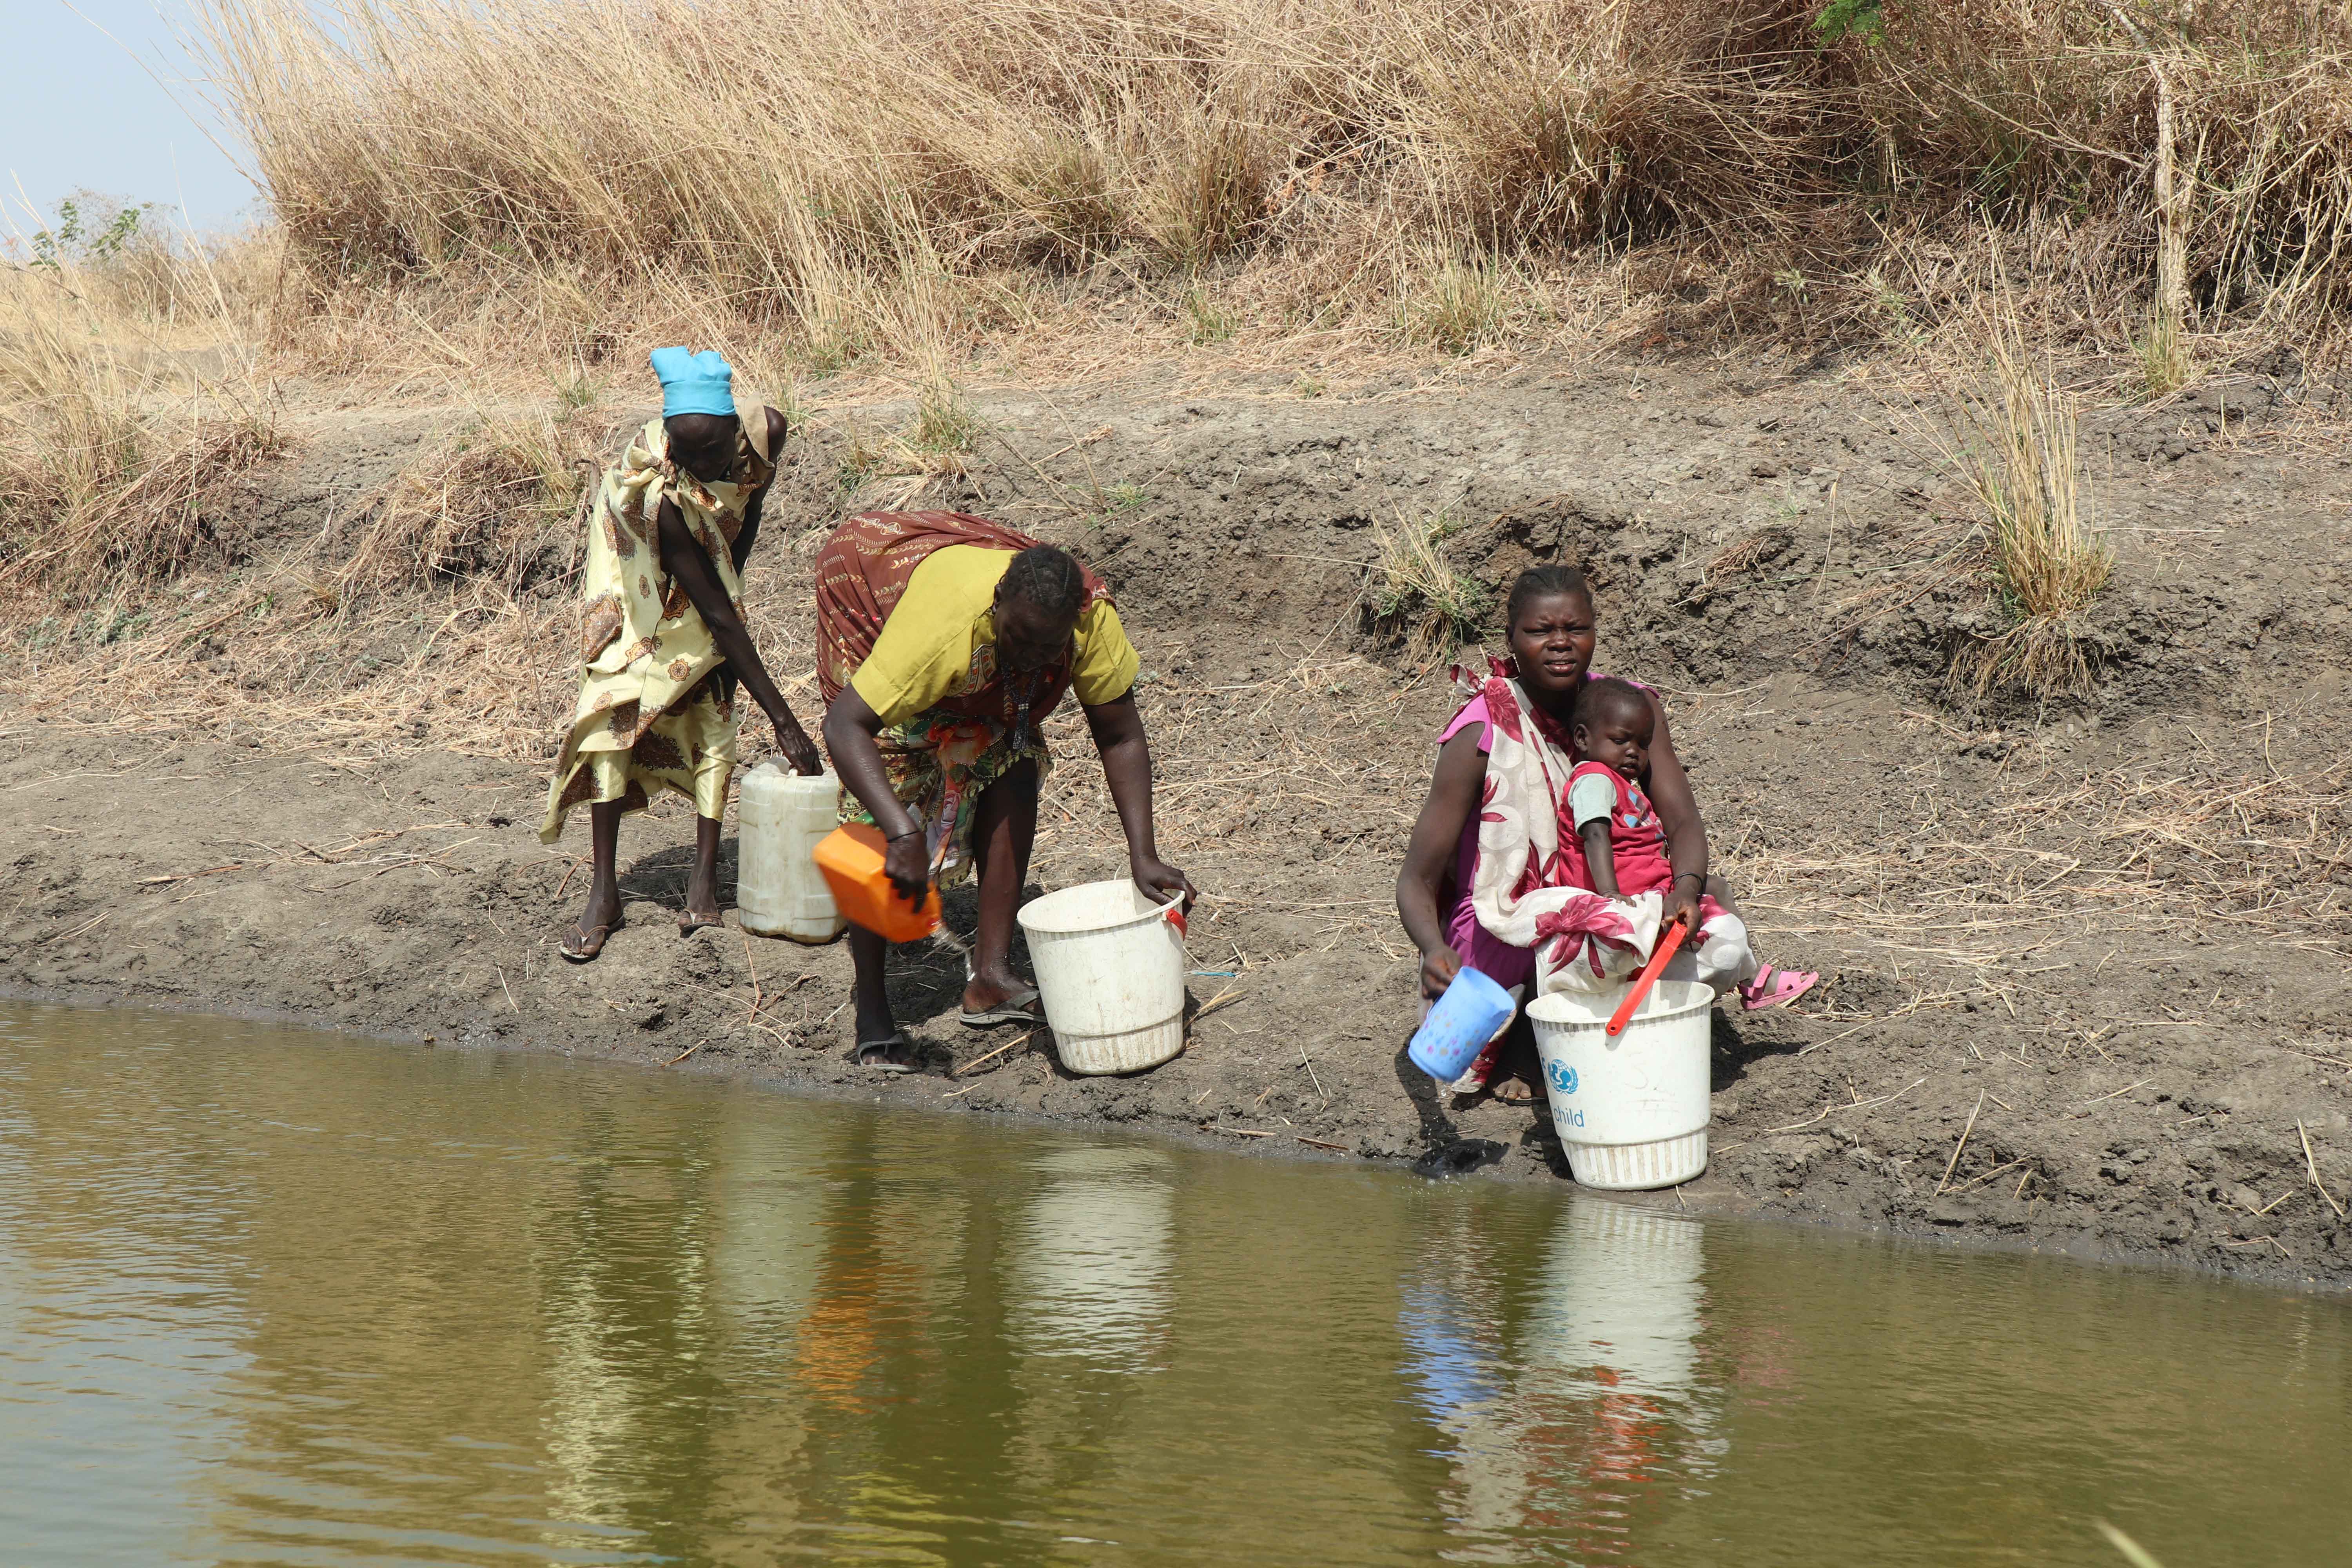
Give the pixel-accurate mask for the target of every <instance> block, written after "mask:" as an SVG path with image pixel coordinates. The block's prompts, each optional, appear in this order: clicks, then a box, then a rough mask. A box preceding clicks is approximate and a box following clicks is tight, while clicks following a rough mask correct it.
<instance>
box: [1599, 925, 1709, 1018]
mask: <svg viewBox="0 0 2352 1568" xmlns="http://www.w3.org/2000/svg"><path fill="white" fill-rule="evenodd" d="M1689 931H1690V926H1689V924H1688V922H1687V921H1685V920H1684V918H1683V917H1682V916H1680V915H1676V916H1675V923H1674V924H1672V925H1670V926H1668V927H1667V928H1666V929H1665V930H1664V931H1660V932H1659V933H1658V945H1657V946H1656V947H1654V948H1653V949H1651V950H1650V962H1649V963H1645V964H1643V966H1642V973H1640V974H1638V975H1636V976H1634V978H1633V988H1632V989H1631V990H1629V991H1627V992H1626V993H1625V1000H1623V1001H1622V1002H1620V1003H1618V1004H1617V1011H1616V1012H1615V1013H1614V1014H1613V1015H1612V1016H1611V1017H1610V1019H1609V1037H1610V1038H1611V1039H1612V1040H1613V1039H1615V1038H1616V1037H1618V1036H1620V1035H1622V1034H1623V1033H1624V1032H1625V1026H1626V1025H1627V1024H1628V1023H1630V1022H1631V1021H1632V1020H1633V1009H1634V1008H1636V1007H1639V1006H1640V1005H1642V998H1643V997H1644V996H1647V995H1648V994H1650V987H1651V985H1652V984H1654V983H1655V982H1656V981H1657V978H1658V972H1659V971H1660V970H1662V969H1664V968H1665V966H1666V960H1668V959H1670V958H1672V957H1673V956H1674V955H1675V951H1676V950H1677V949H1679V948H1680V947H1681V946H1682V944H1683V938H1684V937H1685V936H1686V935H1688V934H1689Z"/></svg>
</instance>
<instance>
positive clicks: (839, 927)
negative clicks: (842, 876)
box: [735, 761, 849, 942]
mask: <svg viewBox="0 0 2352 1568" xmlns="http://www.w3.org/2000/svg"><path fill="white" fill-rule="evenodd" d="M840 799H841V781H840V780H839V779H836V778H835V777H834V776H833V774H831V773H819V774H817V775H816V776H815V777H814V778H810V777H808V776H806V775H804V774H801V773H793V772H791V771H789V770H787V769H785V768H782V767H779V766H778V765H777V764H776V763H774V762H773V761H770V762H764V763H761V764H760V765H759V766H758V767H756V768H753V769H752V770H751V772H750V773H746V774H744V775H743V788H742V790H741V792H740V794H739V795H737V796H736V801H735V816H736V821H737V823H738V825H739V826H740V829H741V833H740V837H739V839H738V840H737V851H736V864H735V918H736V919H737V920H739V921H741V922H742V925H743V929H744V930H745V931H752V932H755V933H756V934H758V935H761V936H787V937H790V938H792V939H793V941H794V942H831V941H832V940H833V939H834V938H835V937H837V936H839V935H840V934H841V933H842V932H843V931H845V929H847V927H848V923H849V922H848V921H845V920H843V919H842V918H841V911H840V910H838V909H835V907H834V902H833V889H830V888H828V887H826V886H825V885H824V873H823V872H822V871H819V870H818V869H817V868H816V844H817V840H818V839H820V838H823V837H824V836H825V835H826V834H828V833H831V832H832V831H833V830H834V829H835V827H836V826H840V816H839V813H838V811H837V810H836V803H837V802H838V801H839V800H840Z"/></svg>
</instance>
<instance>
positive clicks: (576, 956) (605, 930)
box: [555, 920, 626, 963]
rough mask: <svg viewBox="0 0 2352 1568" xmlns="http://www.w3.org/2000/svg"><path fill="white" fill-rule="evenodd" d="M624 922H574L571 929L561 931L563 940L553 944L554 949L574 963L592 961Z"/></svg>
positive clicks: (602, 950)
mask: <svg viewBox="0 0 2352 1568" xmlns="http://www.w3.org/2000/svg"><path fill="white" fill-rule="evenodd" d="M625 923H626V922H625V921H620V920H614V921H612V922H611V923H609V924H605V925H593V926H592V925H587V924H584V923H580V922H574V923H573V925H572V929H571V930H570V931H566V932H564V933H563V940H562V942H557V943H556V944H555V951H556V952H560V953H562V955H563V956H564V957H566V958H568V959H570V960H571V961H572V963H594V962H595V958H596V955H597V954H598V953H600V952H604V943H605V942H607V941H608V940H609V939H610V938H611V937H612V934H613V933H614V931H618V930H620V929H621V927H622V926H623V925H624V924H625Z"/></svg>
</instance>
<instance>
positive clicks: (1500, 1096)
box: [1486, 1079, 1543, 1105]
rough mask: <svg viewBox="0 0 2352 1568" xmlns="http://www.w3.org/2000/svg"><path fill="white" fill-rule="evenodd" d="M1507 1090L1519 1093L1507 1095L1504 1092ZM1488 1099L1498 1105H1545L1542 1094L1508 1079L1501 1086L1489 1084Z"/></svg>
mask: <svg viewBox="0 0 2352 1568" xmlns="http://www.w3.org/2000/svg"><path fill="white" fill-rule="evenodd" d="M1506 1088H1508V1089H1517V1091H1518V1092H1517V1093H1516V1094H1506V1093H1504V1092H1503V1090H1504V1089H1506ZM1486 1098H1487V1099H1489V1100H1493V1101H1494V1102H1495V1103H1496V1104H1497V1105H1541V1104H1542V1103H1543V1096H1542V1095H1541V1094H1540V1093H1538V1091H1537V1090H1535V1089H1529V1088H1528V1086H1527V1085H1526V1084H1524V1083H1521V1082H1520V1081H1519V1080H1518V1079H1505V1080H1504V1081H1503V1082H1502V1083H1499V1084H1488V1085H1487V1086H1486Z"/></svg>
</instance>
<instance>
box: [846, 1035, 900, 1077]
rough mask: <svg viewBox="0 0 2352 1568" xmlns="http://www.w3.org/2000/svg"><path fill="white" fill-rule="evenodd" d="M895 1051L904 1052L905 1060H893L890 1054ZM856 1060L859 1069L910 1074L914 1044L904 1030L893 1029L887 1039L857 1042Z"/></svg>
mask: <svg viewBox="0 0 2352 1568" xmlns="http://www.w3.org/2000/svg"><path fill="white" fill-rule="evenodd" d="M896 1051H904V1052H905V1053H906V1059H904V1060H903V1061H901V1060H895V1059H893V1058H892V1055H891V1053H893V1052H896ZM856 1062H857V1065H858V1066H859V1067H862V1068H872V1069H873V1070H874V1071H876V1072H886V1073H889V1074H891V1075H893V1076H896V1075H898V1074H900V1073H910V1072H913V1071H914V1070H915V1042H914V1041H912V1040H910V1039H908V1037H907V1031H906V1030H904V1029H893V1030H891V1031H890V1034H889V1037H888V1038H887V1039H880V1040H860V1041H858V1042H857V1056H856Z"/></svg>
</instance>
